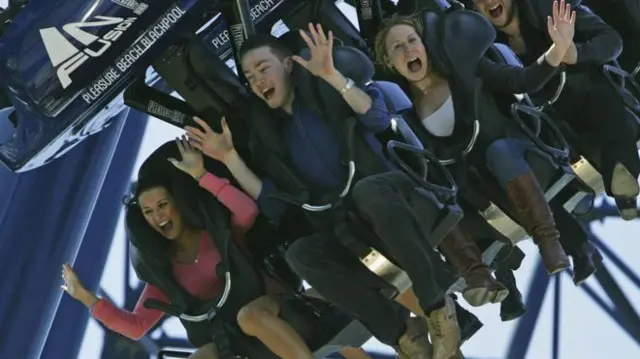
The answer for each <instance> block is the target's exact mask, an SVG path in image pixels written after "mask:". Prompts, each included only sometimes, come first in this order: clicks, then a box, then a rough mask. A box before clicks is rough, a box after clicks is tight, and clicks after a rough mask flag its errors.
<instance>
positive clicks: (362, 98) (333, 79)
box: [324, 70, 373, 115]
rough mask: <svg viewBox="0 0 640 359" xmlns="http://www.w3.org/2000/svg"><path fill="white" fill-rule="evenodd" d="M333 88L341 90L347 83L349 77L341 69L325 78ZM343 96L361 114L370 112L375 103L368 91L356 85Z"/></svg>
mask: <svg viewBox="0 0 640 359" xmlns="http://www.w3.org/2000/svg"><path fill="white" fill-rule="evenodd" d="M324 80H325V81H327V82H328V83H329V84H330V85H331V86H333V88H335V89H336V90H337V91H341V90H342V89H343V88H344V86H345V85H346V84H347V78H346V77H344V76H343V75H342V74H341V73H340V71H338V70H335V71H334V73H333V74H332V75H331V76H328V77H326V78H324ZM342 98H344V100H345V101H346V102H347V104H349V106H351V108H352V109H353V111H354V112H355V113H357V114H359V115H364V114H365V113H367V112H369V110H370V109H371V106H372V105H373V99H372V98H371V96H369V95H368V94H367V93H366V92H364V91H363V90H361V89H360V88H358V87H356V86H354V87H352V88H351V89H350V90H348V91H346V92H345V93H344V94H342Z"/></svg>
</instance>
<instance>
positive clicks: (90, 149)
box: [0, 112, 126, 359]
mask: <svg viewBox="0 0 640 359" xmlns="http://www.w3.org/2000/svg"><path fill="white" fill-rule="evenodd" d="M125 117H126V112H123V113H122V114H120V115H119V116H117V118H116V119H114V122H113V123H112V124H111V126H110V127H109V128H108V129H106V130H105V131H104V132H103V133H101V134H99V135H97V136H95V137H92V138H89V139H87V141H84V142H83V143H81V144H80V145H79V146H78V147H77V148H76V149H74V150H73V151H72V152H71V153H69V154H67V155H66V156H64V157H63V158H61V159H60V160H58V161H56V162H54V163H51V164H49V165H47V166H44V167H42V168H40V169H38V170H35V171H33V172H28V173H24V174H19V175H16V174H13V173H10V172H9V171H7V170H5V169H0V183H2V188H3V189H4V191H0V273H2V281H0V293H4V295H2V296H0V338H2V340H0V358H24V359H32V358H39V357H40V354H41V351H42V349H43V347H44V343H45V339H46V336H47V333H48V332H49V329H50V327H51V324H52V321H53V317H54V314H55V311H56V309H57V307H58V303H59V301H60V298H61V296H62V293H61V290H60V288H59V285H60V264H61V263H63V262H65V261H73V260H74V259H75V257H76V254H77V252H78V248H79V247H80V243H81V241H82V238H83V237H84V235H85V233H86V231H87V227H88V225H89V220H90V217H91V213H92V211H93V209H94V208H95V205H96V201H97V199H98V194H99V191H100V188H101V187H102V185H103V182H104V180H105V177H106V174H107V170H108V168H109V164H110V163H111V161H112V158H113V155H114V153H115V148H116V144H117V142H118V139H119V138H120V134H121V132H122V129H123V127H124V120H125Z"/></svg>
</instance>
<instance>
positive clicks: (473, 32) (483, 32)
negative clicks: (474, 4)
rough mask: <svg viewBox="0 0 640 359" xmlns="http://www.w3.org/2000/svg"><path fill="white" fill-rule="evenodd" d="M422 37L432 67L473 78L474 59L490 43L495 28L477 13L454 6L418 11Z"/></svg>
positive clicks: (481, 54) (464, 77) (453, 74)
mask: <svg viewBox="0 0 640 359" xmlns="http://www.w3.org/2000/svg"><path fill="white" fill-rule="evenodd" d="M422 22H423V26H424V35H423V41H424V44H425V47H426V48H427V51H428V53H429V59H431V61H432V64H433V65H434V67H435V68H436V69H437V70H439V71H441V72H443V73H444V74H445V75H446V76H457V77H458V78H459V79H460V80H462V81H465V82H469V81H471V82H473V81H474V79H475V72H476V68H477V64H478V61H479V60H480V59H481V58H482V57H483V56H484V55H485V53H486V51H487V49H489V47H490V46H491V45H492V44H493V42H494V40H495V37H496V31H495V29H494V28H493V26H492V25H491V23H490V22H489V21H488V20H487V19H486V18H485V17H484V16H482V15H481V14H479V13H477V12H474V11H468V10H457V11H451V12H447V13H443V14H436V13H434V12H430V11H425V12H424V13H423V14H422Z"/></svg>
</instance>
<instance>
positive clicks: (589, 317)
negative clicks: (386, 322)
mask: <svg viewBox="0 0 640 359" xmlns="http://www.w3.org/2000/svg"><path fill="white" fill-rule="evenodd" d="M6 3H7V0H0V6H6ZM343 5H344V4H342V5H341V8H343V9H344V10H345V12H346V13H347V14H348V15H349V16H350V18H351V19H355V12H354V11H353V8H350V7H348V6H343ZM181 133H182V131H180V130H179V129H177V128H175V127H173V126H170V125H168V124H165V123H164V122H160V121H154V120H153V119H152V121H150V122H149V125H148V128H147V131H146V134H145V137H144V139H143V143H142V147H141V150H140V153H139V156H138V165H139V164H141V163H142V161H143V160H144V159H145V158H146V157H147V156H148V155H149V154H150V153H151V152H152V151H153V150H155V149H156V148H157V147H158V146H160V145H161V144H162V143H164V142H166V141H168V140H170V139H172V138H174V137H176V136H178V135H180V134H181ZM593 230H594V231H595V232H596V234H598V235H599V236H600V237H601V238H602V239H603V240H604V241H606V242H607V244H609V245H610V247H611V248H612V249H613V250H614V251H615V252H616V253H617V255H618V256H620V257H621V258H622V260H623V261H625V262H626V263H627V264H629V265H630V266H631V268H632V269H633V270H634V271H636V272H637V273H640V260H638V258H637V257H638V253H640V221H634V222H623V221H621V220H619V219H607V220H605V221H604V222H602V223H595V224H593ZM126 241H127V239H126V237H125V233H124V227H123V222H122V215H121V218H120V222H119V224H118V231H117V234H116V236H115V238H114V242H113V246H112V248H111V251H110V254H109V259H108V261H107V265H106V267H105V271H104V275H103V277H102V287H103V288H104V290H105V291H106V292H107V293H108V294H109V296H110V297H111V298H113V299H114V300H115V302H116V303H117V304H119V305H122V303H123V301H124V284H125V283H123V280H124V268H125V266H127V265H129V261H128V259H127V258H125V248H126V245H127V242H126ZM521 247H522V248H523V250H524V251H525V252H526V253H527V257H526V258H525V261H524V263H523V265H522V268H521V269H520V270H519V271H518V272H517V273H516V275H517V278H518V281H519V283H520V287H521V289H522V290H523V291H524V292H526V289H527V288H528V284H529V280H530V278H531V275H532V272H533V268H534V266H535V264H536V261H537V260H538V255H537V250H536V248H535V247H534V246H533V245H532V244H531V243H530V242H527V243H523V244H522V245H521ZM605 261H606V258H605ZM610 270H611V271H612V273H613V275H614V277H615V278H616V279H617V280H618V281H619V283H620V284H621V286H622V288H623V290H624V291H625V293H626V294H627V295H628V297H629V299H630V300H631V302H632V304H633V305H634V306H635V308H636V311H638V310H639V309H640V308H639V307H640V306H639V304H638V303H640V289H639V288H637V287H635V286H634V285H633V284H632V283H631V282H630V281H629V280H628V279H627V278H626V277H624V275H622V273H620V271H618V270H617V268H613V267H610ZM131 273H133V272H131ZM79 274H80V277H82V273H79ZM133 276H134V277H132V278H128V279H127V280H128V284H129V285H130V286H136V285H138V280H137V278H135V275H133ZM587 283H589V284H591V285H592V286H593V287H594V288H596V289H597V291H598V292H599V294H601V295H602V297H603V298H606V296H605V295H604V292H603V291H602V290H601V289H600V287H599V286H598V285H597V283H596V282H595V281H594V280H593V279H590V280H589V281H588V282H587ZM549 290H550V291H552V290H553V289H552V287H550V289H549ZM525 294H526V293H525ZM549 294H552V293H549ZM562 294H563V301H562V318H561V332H560V333H561V337H562V339H561V342H560V358H562V359H574V358H581V359H603V358H607V357H615V358H621V359H627V358H629V359H631V358H640V347H638V345H637V344H636V343H635V342H634V341H632V340H631V339H630V338H629V336H628V335H627V334H626V333H625V332H624V331H622V330H621V329H620V327H619V326H618V324H617V323H615V322H614V321H613V320H612V319H610V318H609V317H608V316H607V314H605V313H604V312H603V311H601V310H600V308H599V307H597V306H596V305H595V303H594V302H592V301H591V299H590V298H589V297H587V296H586V295H585V294H584V293H583V291H582V290H580V289H578V288H575V287H574V286H573V284H572V283H571V281H570V280H569V278H568V277H565V278H563V288H562ZM549 298H551V297H549ZM605 301H606V302H607V303H610V301H609V300H608V299H605ZM462 302H463V301H462ZM464 304H465V303H463V305H464ZM78 310H81V307H78ZM473 312H474V313H475V314H476V315H477V316H478V317H479V318H480V319H481V320H482V321H483V322H484V324H485V326H484V328H483V329H482V330H481V331H480V332H479V333H478V334H477V335H476V336H474V337H473V338H472V339H471V340H470V341H469V342H468V343H466V344H465V345H464V347H463V351H464V352H465V354H467V355H469V356H474V357H481V358H504V356H505V355H506V351H507V348H508V345H509V340H510V338H511V336H512V334H513V330H514V328H515V325H516V323H517V322H510V323H502V322H501V321H500V318H499V306H497V305H491V306H485V307H482V308H473ZM552 312H553V304H552V300H550V299H546V300H545V302H544V304H543V313H542V316H541V318H540V319H539V321H538V324H537V327H536V330H535V332H534V334H533V341H532V344H531V347H530V350H529V354H528V356H527V357H526V358H523V359H546V358H550V357H551V343H552V319H553V316H552ZM159 330H164V331H165V332H166V333H167V334H168V335H171V336H176V337H184V330H183V329H182V327H181V325H180V324H179V322H178V321H177V320H173V319H170V320H168V321H167V322H166V323H165V325H164V326H163V327H162V328H161V329H159ZM156 334H157V333H156ZM101 347H102V329H101V328H100V327H99V326H98V325H97V324H96V323H95V322H94V321H93V320H92V321H90V322H89V324H88V325H87V330H86V332H85V338H84V341H83V346H82V349H81V352H80V354H79V358H81V359H99V357H100V351H101ZM366 348H367V349H371V350H375V351H380V352H391V351H390V350H389V348H387V347H385V346H383V345H381V344H380V343H378V342H377V341H375V340H371V341H370V342H369V343H367V345H366Z"/></svg>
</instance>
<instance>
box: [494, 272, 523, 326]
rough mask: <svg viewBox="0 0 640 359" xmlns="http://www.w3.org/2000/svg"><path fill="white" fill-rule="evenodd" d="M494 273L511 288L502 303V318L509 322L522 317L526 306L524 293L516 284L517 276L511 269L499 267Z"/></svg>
mask: <svg viewBox="0 0 640 359" xmlns="http://www.w3.org/2000/svg"><path fill="white" fill-rule="evenodd" d="M494 274H495V276H496V279H498V280H499V281H500V282H502V284H504V285H505V286H506V287H507V288H508V289H509V295H508V296H507V298H506V299H505V300H503V301H502V303H500V319H502V321H503V322H508V321H510V320H514V319H517V318H520V317H521V316H523V315H524V312H525V311H526V308H525V306H524V303H523V302H522V293H520V291H519V290H518V286H517V285H516V277H515V276H514V275H513V272H512V271H511V270H509V269H498V270H497V271H496V272H495V273H494Z"/></svg>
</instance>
